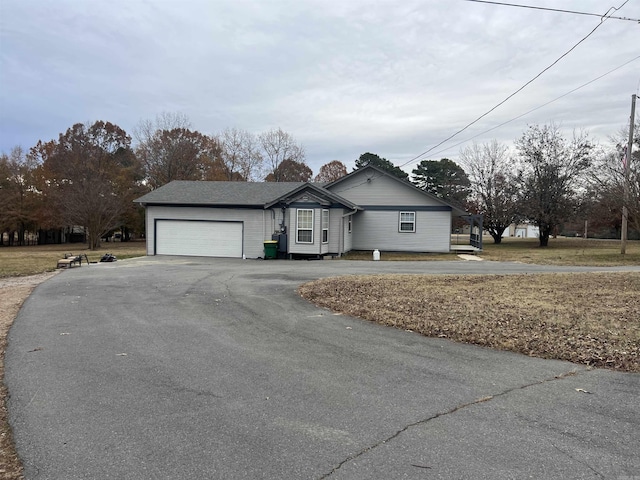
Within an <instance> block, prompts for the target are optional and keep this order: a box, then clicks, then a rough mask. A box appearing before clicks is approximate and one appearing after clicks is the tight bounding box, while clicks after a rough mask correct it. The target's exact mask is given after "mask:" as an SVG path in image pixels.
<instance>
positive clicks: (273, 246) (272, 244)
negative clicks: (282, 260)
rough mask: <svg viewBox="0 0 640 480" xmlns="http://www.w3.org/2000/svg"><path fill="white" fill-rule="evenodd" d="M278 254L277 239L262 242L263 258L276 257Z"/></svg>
mask: <svg viewBox="0 0 640 480" xmlns="http://www.w3.org/2000/svg"><path fill="white" fill-rule="evenodd" d="M277 256H278V241H277V240H266V241H265V242H264V258H265V259H267V258H277Z"/></svg>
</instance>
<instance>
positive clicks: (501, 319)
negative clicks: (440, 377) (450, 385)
mask: <svg viewBox="0 0 640 480" xmlns="http://www.w3.org/2000/svg"><path fill="white" fill-rule="evenodd" d="M299 292H300V294H301V295H302V296H303V297H304V298H306V299H308V300H310V301H312V302H314V303H316V304H317V305H320V306H323V307H326V308H329V309H331V310H333V311H337V312H342V313H345V314H348V315H353V316H357V317H361V318H363V319H366V320H370V321H374V322H377V323H381V324H384V325H389V326H393V327H396V328H401V329H406V330H412V331H414V332H417V333H421V334H423V335H426V336H430V337H442V338H449V339H451V340H455V341H459V342H466V343H473V344H476V345H481V346H487V347H491V348H495V349H499V350H510V351H514V352H520V353H523V354H525V355H531V356H536V357H542V358H555V359H560V360H569V361H572V362H576V363H581V364H585V365H589V366H593V367H605V368H611V369H617V370H623V371H630V372H640V273H589V274H587V273H583V274H575V273H572V274H544V275H475V276H474V275H468V276H427V275H382V276H348V277H338V278H330V279H323V280H318V281H315V282H311V283H308V284H305V285H303V286H301V287H300V290H299Z"/></svg>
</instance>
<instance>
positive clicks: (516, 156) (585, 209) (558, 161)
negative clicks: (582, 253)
mask: <svg viewBox="0 0 640 480" xmlns="http://www.w3.org/2000/svg"><path fill="white" fill-rule="evenodd" d="M634 132H635V134H634V139H633V143H634V145H635V146H636V148H635V149H634V150H635V151H634V152H633V155H631V158H630V159H629V160H626V157H625V158H624V161H629V162H630V164H629V165H630V176H629V202H628V204H627V207H628V211H629V217H628V218H629V228H630V229H631V232H630V235H629V238H640V132H639V131H638V128H635V129H634ZM612 140H613V143H615V144H616V147H614V148H609V149H607V148H603V147H600V146H598V145H596V144H595V143H594V142H593V141H592V140H591V139H590V138H589V136H588V134H586V133H585V132H574V133H573V135H572V136H571V137H566V136H565V135H563V133H562V132H561V131H560V129H559V128H558V127H557V126H556V125H553V124H551V125H532V126H529V127H528V128H527V130H526V131H525V132H524V133H523V134H522V135H521V136H520V137H519V138H517V139H516V140H515V150H514V151H510V150H509V148H508V147H507V146H506V145H504V144H500V143H498V142H497V141H495V140H494V141H491V142H488V143H484V144H477V143H474V144H473V145H472V146H469V147H466V148H464V149H462V150H461V151H460V155H459V164H458V163H456V162H454V161H452V160H450V159H448V158H443V159H440V160H422V161H421V162H420V163H419V164H418V165H417V166H416V168H415V169H413V171H412V174H411V176H410V175H409V174H408V173H407V172H405V171H404V170H402V169H401V168H399V167H397V166H395V165H394V164H393V163H392V162H390V161H388V160H387V159H385V158H382V157H379V156H378V155H375V154H372V153H365V154H363V155H361V156H360V158H359V159H358V160H357V161H356V168H360V167H362V166H364V165H368V164H371V165H375V166H377V167H378V168H381V169H383V170H385V171H387V172H389V173H391V174H392V175H395V176H397V177H398V178H400V179H402V180H405V181H410V182H412V183H413V184H414V185H416V186H417V187H418V188H421V189H423V190H426V191H428V192H430V193H433V194H434V195H436V196H438V197H441V198H443V199H445V200H447V201H449V202H450V203H452V204H454V205H456V206H459V207H461V208H463V209H465V210H466V211H468V212H472V213H477V214H481V215H482V216H483V226H484V229H485V230H486V231H487V232H488V233H489V234H490V235H491V236H492V238H493V240H494V242H495V243H501V240H502V236H503V234H504V232H505V231H506V230H507V228H509V226H510V225H512V224H518V223H523V222H529V223H531V224H533V225H535V226H537V227H538V229H539V243H540V246H543V247H544V246H547V245H548V243H549V238H550V237H551V236H552V235H556V234H560V233H562V234H565V235H575V236H578V235H579V236H582V235H585V234H587V235H590V236H600V237H603V238H620V230H621V223H622V206H623V190H624V183H625V179H624V163H623V157H624V156H625V152H624V148H623V147H622V145H626V143H627V134H626V132H623V131H621V132H619V133H618V134H614V135H613V136H612Z"/></svg>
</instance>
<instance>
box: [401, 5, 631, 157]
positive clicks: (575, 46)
mask: <svg viewBox="0 0 640 480" xmlns="http://www.w3.org/2000/svg"><path fill="white" fill-rule="evenodd" d="M628 1H629V0H625V2H624V3H623V4H622V5H621V6H620V7H618V9H620V8H622V7H624V6H625V5H626V4H627V2H628ZM618 9H616V10H618ZM610 10H611V9H609V11H610ZM608 18H609V17H608V16H606V14H605V16H604V18H603V19H602V20H600V23H598V25H596V26H595V28H594V29H593V30H591V31H590V32H589V33H588V34H587V35H586V36H585V37H583V38H582V39H580V40H579V41H578V43H576V44H575V45H574V46H572V47H571V48H570V49H569V50H567V51H566V52H565V53H563V54H562V55H561V56H560V57H558V59H556V60H555V61H554V62H553V63H552V64H551V65H549V66H548V67H546V68H545V69H544V70H542V71H541V72H540V73H538V74H537V75H536V76H535V77H533V78H532V79H531V80H529V81H528V82H527V83H525V84H524V85H522V86H521V87H520V88H518V89H517V90H516V91H515V92H513V93H512V94H511V95H509V96H508V97H507V98H505V99H504V100H502V101H501V102H500V103H498V104H497V105H495V106H493V107H492V108H491V109H489V110H487V111H486V112H485V113H483V114H482V115H480V116H479V117H478V118H476V119H475V120H473V121H472V122H470V123H468V124H467V125H465V126H464V127H462V128H461V129H460V130H458V131H457V132H455V133H454V134H452V135H449V136H448V137H447V138H445V139H444V140H442V141H441V142H440V143H438V144H437V145H434V146H433V147H431V148H430V149H428V150H427V151H425V152H422V153H421V154H419V155H416V156H415V157H413V158H412V159H410V160H408V161H407V162H405V163H403V164H402V165H400V168H402V167H404V166H406V165H408V164H409V163H411V162H415V161H416V160H418V159H419V158H420V157H423V156H425V155H426V154H428V153H430V152H432V151H433V150H435V149H436V148H438V147H439V146H440V145H442V144H443V143H446V142H448V141H449V140H451V139H452V138H453V137H455V136H457V135H459V134H461V133H462V132H464V131H465V130H466V129H468V128H469V127H470V126H472V125H474V124H476V123H478V122H479V121H480V120H482V119H483V118H484V117H486V116H487V115H489V114H490V113H491V112H493V111H494V110H495V109H497V108H498V107H500V106H501V105H503V104H505V103H506V102H507V101H508V100H510V99H511V98H513V97H514V96H516V95H517V94H518V93H520V92H521V91H522V90H524V89H525V88H526V87H527V86H529V85H530V84H532V83H533V82H534V81H535V80H537V79H538V78H539V77H541V76H542V74H544V73H545V72H547V71H548V70H549V69H551V67H553V66H555V65H556V64H557V63H558V62H559V61H560V60H562V59H563V58H564V57H566V56H567V55H569V53H571V52H572V51H573V50H575V49H576V48H577V47H578V45H580V44H581V43H582V42H584V41H585V40H586V39H587V38H589V37H590V36H591V35H592V34H593V33H594V32H595V31H596V30H597V29H598V28H600V26H601V25H602V24H603V23H604V22H605V21H606V20H607V19H608Z"/></svg>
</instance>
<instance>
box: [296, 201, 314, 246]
mask: <svg viewBox="0 0 640 480" xmlns="http://www.w3.org/2000/svg"><path fill="white" fill-rule="evenodd" d="M296 242H298V243H313V210H310V209H309V210H307V209H302V208H301V209H298V211H297V222H296Z"/></svg>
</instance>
